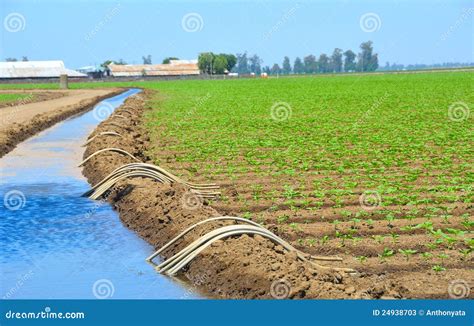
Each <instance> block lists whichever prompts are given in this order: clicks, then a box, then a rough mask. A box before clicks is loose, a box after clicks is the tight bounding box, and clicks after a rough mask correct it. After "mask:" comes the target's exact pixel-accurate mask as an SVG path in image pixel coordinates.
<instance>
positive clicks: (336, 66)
mask: <svg viewBox="0 0 474 326" xmlns="http://www.w3.org/2000/svg"><path fill="white" fill-rule="evenodd" d="M331 70H332V71H333V72H341V71H342V50H341V49H338V48H335V49H334V52H333V53H332V55H331Z"/></svg>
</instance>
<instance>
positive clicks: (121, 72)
mask: <svg viewBox="0 0 474 326" xmlns="http://www.w3.org/2000/svg"><path fill="white" fill-rule="evenodd" d="M108 67H109V69H110V72H111V73H112V76H115V77H123V76H143V75H145V76H183V75H199V68H198V65H197V61H196V60H172V61H171V62H170V63H169V64H158V65H117V64H113V63H112V64H110V65H109V66H108Z"/></svg>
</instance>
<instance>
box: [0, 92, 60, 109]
mask: <svg viewBox="0 0 474 326" xmlns="http://www.w3.org/2000/svg"><path fill="white" fill-rule="evenodd" d="M0 93H9V94H11V93H20V94H24V95H26V97H24V98H22V99H19V100H16V101H11V102H1V103H0V108H3V107H9V106H17V105H24V104H28V103H37V102H43V101H50V100H54V99H56V98H60V97H63V96H65V95H66V94H67V92H65V91H38V90H32V91H27V90H21V91H10V90H8V91H6V90H0Z"/></svg>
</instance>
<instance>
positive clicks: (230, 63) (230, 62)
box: [219, 53, 237, 71]
mask: <svg viewBox="0 0 474 326" xmlns="http://www.w3.org/2000/svg"><path fill="white" fill-rule="evenodd" d="M219 55H222V56H224V57H225V58H226V60H227V71H232V69H233V68H234V67H235V65H236V63H237V57H236V56H235V55H233V54H226V53H221V54H219Z"/></svg>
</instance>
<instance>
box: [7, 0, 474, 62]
mask: <svg viewBox="0 0 474 326" xmlns="http://www.w3.org/2000/svg"><path fill="white" fill-rule="evenodd" d="M0 19H1V20H2V21H1V23H2V25H0V28H1V43H0V58H1V60H4V59H5V58H6V57H21V56H23V55H26V56H28V58H29V59H30V60H53V59H60V60H64V61H65V63H66V65H67V66H68V67H71V68H77V67H81V66H85V65H89V64H99V63H101V62H103V61H104V60H106V59H119V58H122V59H124V60H125V61H127V62H129V63H141V61H142V60H141V57H142V55H147V54H151V55H152V58H153V62H154V63H159V62H161V60H162V59H163V58H164V57H166V56H176V57H179V58H182V59H193V58H197V55H198V53H199V52H204V51H213V52H228V53H240V52H243V51H247V52H248V53H249V54H253V53H257V54H258V55H260V57H261V58H262V59H263V60H264V64H266V65H272V64H273V63H275V62H277V63H280V64H281V62H282V60H283V56H285V55H288V56H289V57H290V58H291V60H292V61H293V60H294V58H295V57H296V56H300V57H303V56H305V55H308V54H315V55H317V56H319V54H320V53H322V52H325V53H328V54H330V53H331V52H332V51H333V49H334V48H335V47H339V48H342V49H343V50H346V49H352V50H353V51H355V52H357V51H358V47H359V44H360V43H361V42H363V41H366V40H372V41H373V42H374V48H375V52H377V53H379V61H380V63H381V65H383V64H385V62H386V61H389V62H396V63H403V64H409V63H427V64H430V63H438V62H446V61H460V62H473V61H474V49H473V43H474V42H473V35H474V24H473V20H474V3H473V1H469V0H466V1H464V0H458V1H456V0H453V1H436V0H432V1H388V0H387V1H381V0H379V1H350V0H342V1H300V2H296V1H291V2H290V1H259V0H257V1H222V0H221V1H172V2H171V1H125V0H118V1H113V0H102V1H85V0H78V1H72V0H63V1H58V0H41V1H40V0H2V1H1V4H0Z"/></svg>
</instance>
